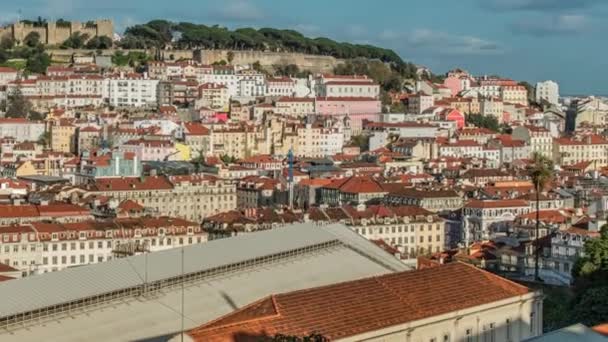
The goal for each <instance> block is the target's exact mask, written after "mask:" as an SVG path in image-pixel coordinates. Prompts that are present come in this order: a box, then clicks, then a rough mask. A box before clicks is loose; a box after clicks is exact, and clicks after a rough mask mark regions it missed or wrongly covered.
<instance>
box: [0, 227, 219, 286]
mask: <svg viewBox="0 0 608 342" xmlns="http://www.w3.org/2000/svg"><path fill="white" fill-rule="evenodd" d="M0 236H1V237H2V240H1V242H0V261H1V262H2V263H4V264H6V265H10V266H12V267H14V268H17V269H19V270H20V271H21V272H22V275H23V276H27V275H34V274H40V273H47V272H54V271H59V270H62V269H65V268H68V267H75V266H82V265H87V264H94V263H99V262H104V261H108V260H111V259H112V258H113V257H114V255H113V252H114V251H115V250H120V248H121V247H120V246H121V245H122V246H123V247H124V248H127V249H128V248H135V247H139V248H140V249H141V248H145V249H146V250H149V251H150V252H155V251H161V250H166V249H170V248H174V247H180V246H185V245H191V244H195V243H201V242H206V241H207V234H206V233H205V232H203V231H202V230H201V228H200V225H199V224H197V223H195V222H189V221H186V220H182V219H177V218H168V217H163V218H140V219H133V218H122V219H121V218H118V219H115V220H113V221H111V222H106V223H105V224H104V223H102V222H94V221H86V222H77V223H47V222H32V223H28V224H21V225H12V226H0ZM125 251H127V250H125Z"/></svg>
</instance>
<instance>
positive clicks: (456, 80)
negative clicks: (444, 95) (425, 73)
mask: <svg viewBox="0 0 608 342" xmlns="http://www.w3.org/2000/svg"><path fill="white" fill-rule="evenodd" d="M443 85H444V86H446V87H447V88H449V89H450V92H451V93H452V96H456V95H458V93H460V92H461V91H462V90H463V89H462V81H461V80H460V77H458V76H455V75H452V76H448V77H446V79H445V80H443Z"/></svg>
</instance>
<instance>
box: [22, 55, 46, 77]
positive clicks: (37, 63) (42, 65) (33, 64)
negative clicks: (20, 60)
mask: <svg viewBox="0 0 608 342" xmlns="http://www.w3.org/2000/svg"><path fill="white" fill-rule="evenodd" d="M49 65H51V57H50V56H49V55H48V54H46V53H45V52H42V53H36V54H33V55H31V56H30V57H29V58H28V59H27V61H26V63H25V69H26V70H27V71H29V72H32V73H36V74H43V73H45V72H46V68H48V66H49Z"/></svg>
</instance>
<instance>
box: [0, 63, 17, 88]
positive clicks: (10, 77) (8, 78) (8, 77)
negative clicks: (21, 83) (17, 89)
mask: <svg viewBox="0 0 608 342" xmlns="http://www.w3.org/2000/svg"><path fill="white" fill-rule="evenodd" d="M18 76H19V72H18V71H17V69H14V68H10V67H0V86H3V85H7V84H9V83H10V82H13V81H16V80H17V77H18Z"/></svg>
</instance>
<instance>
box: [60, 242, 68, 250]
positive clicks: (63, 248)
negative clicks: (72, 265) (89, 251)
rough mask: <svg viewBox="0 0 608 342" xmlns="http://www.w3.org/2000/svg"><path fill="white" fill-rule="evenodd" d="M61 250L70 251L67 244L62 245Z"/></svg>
mask: <svg viewBox="0 0 608 342" xmlns="http://www.w3.org/2000/svg"><path fill="white" fill-rule="evenodd" d="M61 250H62V251H67V250H68V244H67V243H62V244H61Z"/></svg>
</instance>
